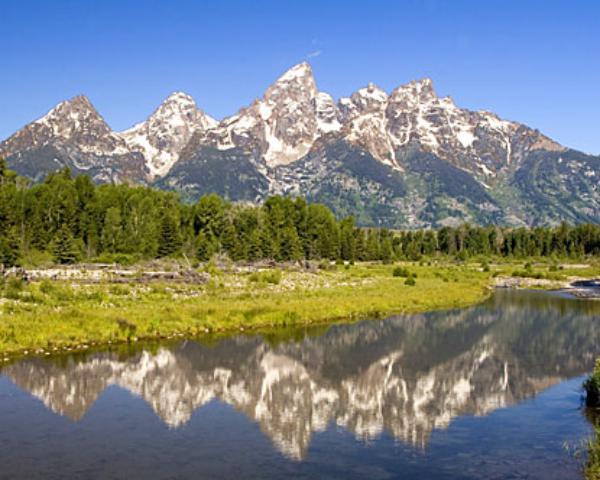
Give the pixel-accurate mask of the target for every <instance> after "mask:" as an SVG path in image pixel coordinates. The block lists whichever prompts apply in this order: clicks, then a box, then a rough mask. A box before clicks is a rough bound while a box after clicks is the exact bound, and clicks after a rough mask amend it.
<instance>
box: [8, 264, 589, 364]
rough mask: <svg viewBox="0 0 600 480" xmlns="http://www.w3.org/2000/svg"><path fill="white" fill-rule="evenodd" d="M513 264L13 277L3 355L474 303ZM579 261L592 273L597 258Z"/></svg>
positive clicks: (213, 269) (223, 270)
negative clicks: (590, 265)
mask: <svg viewBox="0 0 600 480" xmlns="http://www.w3.org/2000/svg"><path fill="white" fill-rule="evenodd" d="M512 268H514V265H512V264H510V265H493V266H492V267H491V268H489V266H487V265H486V266H483V267H482V266H481V265H480V264H475V263H473V264H453V263H439V262H433V263H431V262H430V264H425V263H423V262H422V263H421V264H417V263H403V264H402V266H399V265H398V264H396V265H380V264H360V265H330V264H328V265H322V266H321V268H308V269H307V268H305V267H304V266H292V265H289V266H287V267H286V266H277V267H271V268H261V269H256V268H254V269H248V268H246V269H244V268H241V267H231V268H223V269H221V268H219V267H216V266H214V265H213V266H208V267H207V268H205V269H204V270H203V271H201V272H197V273H196V274H194V275H193V276H192V277H190V278H188V279H187V280H184V281H181V279H175V278H173V279H165V278H162V277H158V278H156V277H152V278H150V279H148V278H149V277H148V276H147V275H137V276H136V275H131V276H129V277H127V275H129V274H127V275H125V276H126V278H127V280H126V281H125V280H123V279H122V278H119V279H114V278H113V279H112V280H111V279H110V278H108V279H106V278H96V274H94V275H93V277H94V280H93V281H89V278H88V279H85V278H81V277H77V275H74V274H73V275H70V276H67V278H68V279H67V278H64V276H60V275H58V274H57V272H54V273H53V276H52V277H48V278H42V277H43V276H41V277H40V276H38V277H36V278H35V279H34V280H33V281H28V282H22V281H20V280H18V279H15V278H13V279H8V280H6V282H5V285H4V287H3V290H2V298H0V361H4V360H8V359H10V358H11V357H14V356H21V355H30V354H37V355H50V354H52V353H54V352H59V351H63V350H72V349H86V348H89V347H90V346H95V345H99V344H112V343H120V342H137V341H140V340H143V339H162V338H173V337H178V336H180V337H196V336H201V335H206V334H214V333H227V332H239V331H249V330H250V331H256V330H265V329H270V328H278V327H286V326H303V325H317V324H326V323H332V322H338V321H345V322H349V321H356V320H358V319H363V318H380V317H383V316H388V315H391V314H395V313H414V312H422V311H429V310H440V309H449V308H459V307H465V306H468V305H472V304H475V303H478V302H480V301H482V300H483V299H485V298H486V297H487V296H488V295H489V294H490V292H491V290H492V286H493V284H494V280H493V279H494V278H498V277H499V276H502V275H505V274H507V273H509V272H510V270H511V269H512ZM394 270H397V271H396V275H398V276H394ZM596 270H597V269H596ZM596 270H594V269H592V271H594V272H595V271H596ZM577 271H578V272H579V273H584V274H588V275H589V274H591V273H592V271H590V269H589V268H587V267H586V269H583V270H582V269H579V270H577ZM569 273H570V271H569V270H565V271H564V272H563V273H561V275H563V276H565V278H567V276H568V275H569ZM407 275H408V276H409V277H410V278H412V279H413V280H414V282H412V281H410V280H408V279H407ZM412 283H414V285H412Z"/></svg>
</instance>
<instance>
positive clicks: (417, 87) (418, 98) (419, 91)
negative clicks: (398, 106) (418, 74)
mask: <svg viewBox="0 0 600 480" xmlns="http://www.w3.org/2000/svg"><path fill="white" fill-rule="evenodd" d="M390 98H391V99H393V100H398V99H400V98H411V99H413V101H414V102H415V103H416V102H421V103H422V102H427V101H431V100H434V99H436V98H437V95H436V93H435V89H434V88H433V82H432V80H431V79H430V78H422V79H420V80H413V81H411V82H409V83H407V84H404V85H400V86H399V87H397V88H396V89H394V91H393V92H392V94H391V95H390Z"/></svg>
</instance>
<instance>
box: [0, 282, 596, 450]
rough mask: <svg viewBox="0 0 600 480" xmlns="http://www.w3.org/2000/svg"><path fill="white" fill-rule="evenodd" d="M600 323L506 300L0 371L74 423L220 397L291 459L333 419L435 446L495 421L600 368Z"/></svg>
mask: <svg viewBox="0 0 600 480" xmlns="http://www.w3.org/2000/svg"><path fill="white" fill-rule="evenodd" d="M599 314H600V303H598V302H596V303H594V302H578V301H573V300H568V299H564V298H559V297H553V296H550V295H547V294H543V293H533V292H511V291H498V292H496V294H495V295H494V296H493V297H492V298H491V299H490V300H489V301H488V302H486V303H485V304H482V305H480V306H476V307H473V308H470V309H465V310H456V311H446V312H433V313H427V314H421V315H409V316H396V317H392V318H389V319H387V320H384V321H365V322H361V323H357V324H352V325H337V326H332V327H330V328H328V329H320V330H319V329H316V330H314V331H313V330H310V329H308V330H302V331H296V332H293V333H294V335H295V336H296V337H297V338H296V339H293V340H290V339H282V338H279V337H278V336H277V335H275V334H274V335H270V336H266V337H261V336H240V337H236V338H230V339H223V340H219V341H215V343H214V344H211V345H204V344H202V343H199V342H196V341H186V342H182V343H180V344H176V345H167V346H156V347H153V348H151V347H149V346H147V347H146V349H144V348H140V349H138V350H137V351H135V350H128V351H125V350H119V351H116V350H115V351H112V352H98V353H90V354H87V355H85V356H71V357H57V358H54V359H30V360H25V361H21V362H18V363H14V364H11V365H8V366H5V367H4V368H2V370H1V371H0V374H2V375H4V376H6V377H8V378H10V379H11V380H12V381H13V382H14V383H15V384H16V385H18V386H19V387H20V388H22V389H24V390H27V391H29V392H31V394H33V395H34V396H35V397H37V398H39V399H40V400H42V401H43V403H44V404H45V405H46V406H47V407H48V408H49V409H51V410H52V411H53V412H56V413H58V414H61V415H64V416H66V417H68V418H70V419H72V420H73V421H78V420H80V419H81V418H82V417H83V416H84V415H85V414H86V412H87V411H88V410H89V409H90V408H91V406H92V405H93V404H94V402H95V401H96V400H97V399H98V397H99V396H100V395H101V394H102V392H103V391H104V390H105V389H106V388H107V387H108V386H110V385H118V386H120V387H122V388H124V389H126V390H128V391H130V392H131V393H133V394H135V395H138V396H139V397H141V398H143V399H144V400H145V401H146V402H147V403H148V404H149V405H151V407H152V409H153V410H154V411H155V412H156V414H157V415H158V416H159V417H160V418H161V419H162V420H163V421H164V422H165V423H166V424H167V425H169V426H170V427H172V428H179V427H181V426H183V425H185V424H186V422H188V421H189V420H190V418H191V416H192V414H193V412H194V411H195V410H197V409H198V408H201V407H202V406H203V405H205V404H206V403H207V402H209V401H211V400H213V399H218V400H220V401H222V402H225V403H227V404H229V405H231V406H232V407H233V408H235V409H236V410H238V411H240V412H243V413H244V414H245V415H246V416H247V417H248V418H249V419H251V420H253V421H255V422H257V423H258V424H259V425H260V428H261V430H262V431H263V432H264V433H265V434H266V435H267V436H268V437H269V438H270V439H271V440H272V441H273V443H274V445H275V446H276V447H277V448H278V449H279V450H280V451H281V452H283V453H284V454H285V455H286V456H288V457H290V458H293V459H302V458H303V457H304V455H305V453H306V451H307V449H308V446H309V443H310V441H311V437H312V435H313V434H314V433H315V432H318V431H323V430H325V429H326V428H327V427H328V426H329V425H331V424H332V423H334V424H336V425H338V426H340V427H343V428H344V429H347V430H348V431H351V432H353V434H354V435H355V436H356V437H358V438H360V439H365V440H369V439H372V438H374V437H376V436H378V435H380V434H381V433H382V432H384V431H386V432H388V433H389V434H390V435H391V436H393V437H394V438H395V439H397V440H399V441H401V442H405V443H408V444H411V445H414V446H418V447H421V448H426V447H427V443H428V440H429V438H430V435H431V433H432V431H433V430H434V429H443V428H446V427H447V426H448V425H449V424H450V422H451V421H452V419H453V418H455V417H457V416H462V415H486V414H488V413H490V412H491V411H493V410H495V409H498V408H501V407H505V406H510V405H512V404H515V403H516V402H519V401H521V400H524V399H527V398H530V397H533V396H535V395H536V394H537V393H539V392H540V391H541V390H544V389H546V388H548V387H550V386H552V385H554V384H556V383H558V382H559V381H561V380H562V379H565V378H569V377H574V376H579V375H582V374H583V373H585V372H587V371H589V370H591V368H592V365H593V361H594V358H595V356H596V355H598V354H600V329H599V328H598V326H597V321H598V315H599ZM298 337H299V338H298Z"/></svg>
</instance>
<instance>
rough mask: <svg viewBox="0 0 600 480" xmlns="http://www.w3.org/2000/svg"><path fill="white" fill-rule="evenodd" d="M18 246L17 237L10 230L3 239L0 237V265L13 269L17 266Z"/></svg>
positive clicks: (15, 233) (12, 229) (13, 231)
mask: <svg viewBox="0 0 600 480" xmlns="http://www.w3.org/2000/svg"><path fill="white" fill-rule="evenodd" d="M19 255H20V245H19V236H18V235H17V232H16V230H15V229H14V228H11V229H10V230H9V231H8V232H7V235H6V236H5V237H0V265H3V266H4V267H14V266H15V265H18V264H19Z"/></svg>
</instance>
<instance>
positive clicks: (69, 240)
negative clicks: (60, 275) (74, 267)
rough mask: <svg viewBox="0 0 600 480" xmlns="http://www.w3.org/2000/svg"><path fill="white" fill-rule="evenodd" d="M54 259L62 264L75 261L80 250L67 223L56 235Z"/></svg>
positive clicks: (53, 250) (53, 251)
mask: <svg viewBox="0 0 600 480" xmlns="http://www.w3.org/2000/svg"><path fill="white" fill-rule="evenodd" d="M52 253H53V254H54V259H55V260H56V261H57V262H58V263H61V264H69V263H75V262H76V261H77V258H78V257H79V252H77V248H76V246H75V240H74V239H73V234H72V233H71V230H70V229H69V227H67V225H63V226H62V227H61V228H60V230H59V231H58V232H57V233H56V235H55V237H54V248H53V249H52Z"/></svg>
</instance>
